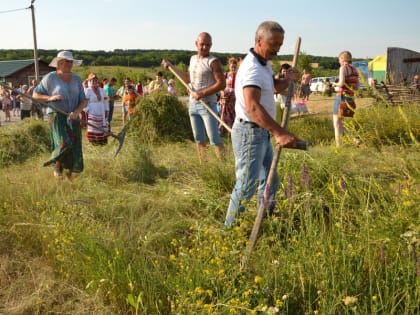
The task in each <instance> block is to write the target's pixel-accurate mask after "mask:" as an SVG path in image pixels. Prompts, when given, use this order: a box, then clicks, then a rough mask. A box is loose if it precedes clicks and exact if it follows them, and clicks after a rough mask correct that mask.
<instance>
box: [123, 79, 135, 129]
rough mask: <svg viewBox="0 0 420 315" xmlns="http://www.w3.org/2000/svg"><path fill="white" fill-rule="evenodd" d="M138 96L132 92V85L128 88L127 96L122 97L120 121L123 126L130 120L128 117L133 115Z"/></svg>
mask: <svg viewBox="0 0 420 315" xmlns="http://www.w3.org/2000/svg"><path fill="white" fill-rule="evenodd" d="M137 98H138V95H137V94H136V93H135V91H134V87H133V86H132V85H130V86H128V89H127V94H125V95H124V97H123V100H122V119H123V124H124V125H125V123H126V122H127V121H128V120H130V117H131V116H132V115H133V114H134V108H135V107H136V104H137Z"/></svg>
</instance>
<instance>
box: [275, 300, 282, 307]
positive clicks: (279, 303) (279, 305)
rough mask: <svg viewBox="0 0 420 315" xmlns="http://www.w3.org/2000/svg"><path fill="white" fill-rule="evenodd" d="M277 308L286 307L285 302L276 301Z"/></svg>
mask: <svg viewBox="0 0 420 315" xmlns="http://www.w3.org/2000/svg"><path fill="white" fill-rule="evenodd" d="M276 306H277V307H283V306H284V302H283V301H282V300H276Z"/></svg>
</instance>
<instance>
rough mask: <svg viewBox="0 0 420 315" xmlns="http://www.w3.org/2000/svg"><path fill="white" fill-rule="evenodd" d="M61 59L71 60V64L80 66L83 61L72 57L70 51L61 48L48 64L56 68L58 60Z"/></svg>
mask: <svg viewBox="0 0 420 315" xmlns="http://www.w3.org/2000/svg"><path fill="white" fill-rule="evenodd" d="M62 59H66V60H71V61H73V66H80V65H81V64H82V62H83V60H77V59H74V58H73V54H72V53H71V52H70V51H67V50H63V51H60V52H59V53H58V54H57V57H54V59H53V60H52V61H51V62H50V64H49V66H50V67H54V68H57V63H58V61H59V60H62Z"/></svg>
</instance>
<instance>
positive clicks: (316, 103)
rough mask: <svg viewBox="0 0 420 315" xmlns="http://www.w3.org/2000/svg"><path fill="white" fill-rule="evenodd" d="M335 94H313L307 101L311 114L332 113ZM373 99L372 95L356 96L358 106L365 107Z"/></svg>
mask: <svg viewBox="0 0 420 315" xmlns="http://www.w3.org/2000/svg"><path fill="white" fill-rule="evenodd" d="M334 98H335V96H331V97H327V96H323V95H314V94H311V96H310V97H309V101H308V103H307V107H308V111H309V113H311V114H331V115H332V108H333V104H334ZM372 103H373V99H372V98H370V97H366V98H356V104H357V107H358V108H363V107H367V106H369V105H371V104H372Z"/></svg>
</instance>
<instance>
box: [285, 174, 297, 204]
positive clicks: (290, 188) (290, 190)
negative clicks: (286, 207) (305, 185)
mask: <svg viewBox="0 0 420 315" xmlns="http://www.w3.org/2000/svg"><path fill="white" fill-rule="evenodd" d="M288 184H289V186H288V187H287V188H286V198H288V199H289V198H292V197H293V193H294V190H295V188H294V185H293V177H292V175H289V178H288Z"/></svg>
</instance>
